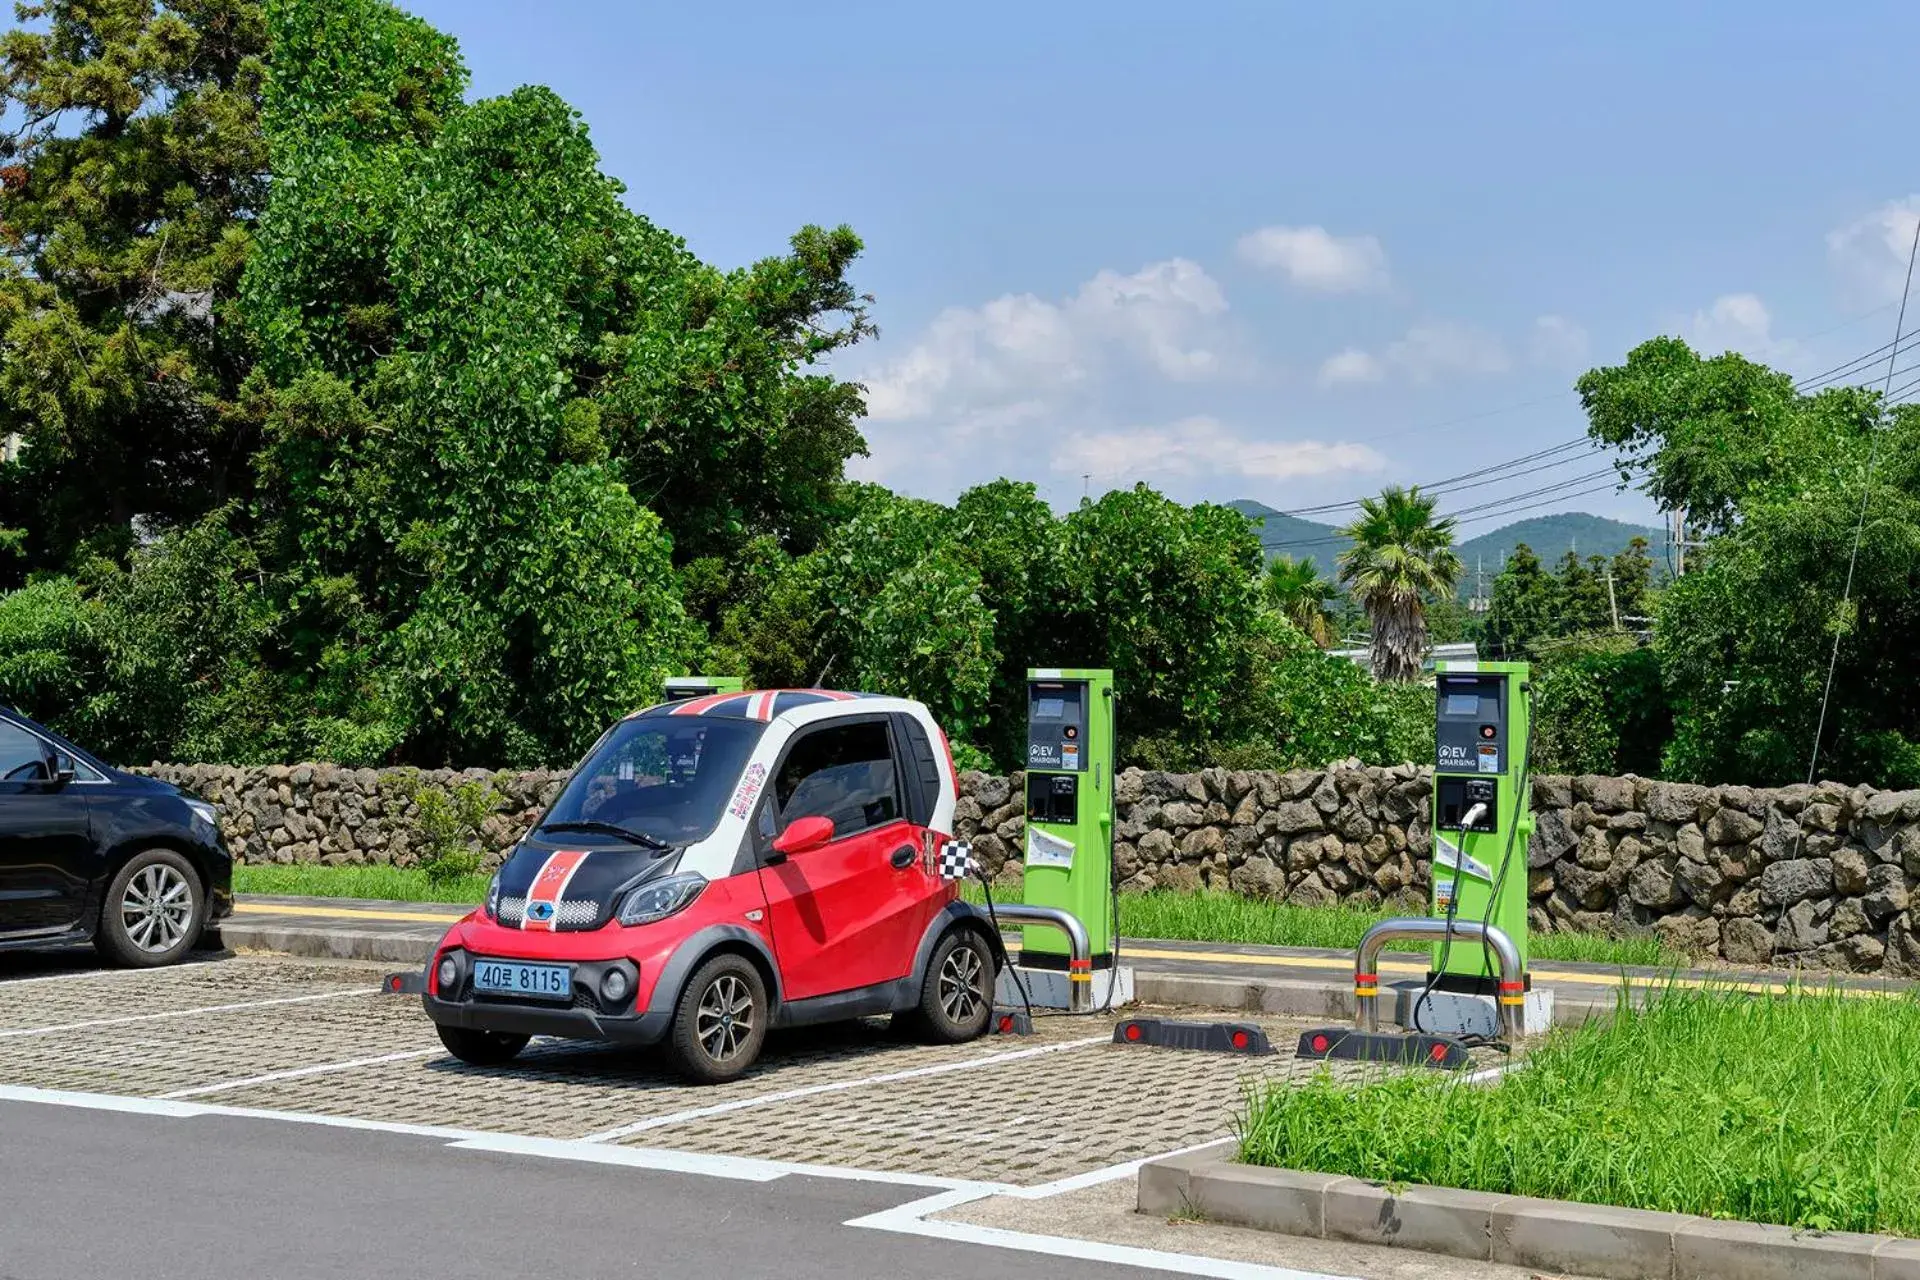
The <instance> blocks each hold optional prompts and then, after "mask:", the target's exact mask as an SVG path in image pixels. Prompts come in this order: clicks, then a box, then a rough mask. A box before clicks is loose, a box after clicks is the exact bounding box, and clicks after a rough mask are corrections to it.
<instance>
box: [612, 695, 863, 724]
mask: <svg viewBox="0 0 1920 1280" xmlns="http://www.w3.org/2000/svg"><path fill="white" fill-rule="evenodd" d="M883 696H885V695H883V694H878V693H846V692H844V691H842V690H839V689H755V690H751V691H749V692H746V693H710V694H707V695H706V696H704V697H700V698H687V699H684V700H682V701H680V702H663V703H660V704H659V705H658V706H652V707H648V708H647V709H646V710H644V711H636V712H635V713H634V716H636V717H638V716H736V717H739V718H741V719H746V720H771V719H773V718H774V717H775V716H777V715H779V714H780V713H781V712H783V711H791V710H792V709H793V708H795V707H805V706H811V705H813V704H814V703H819V702H852V701H854V700H855V699H858V698H878V697H883Z"/></svg>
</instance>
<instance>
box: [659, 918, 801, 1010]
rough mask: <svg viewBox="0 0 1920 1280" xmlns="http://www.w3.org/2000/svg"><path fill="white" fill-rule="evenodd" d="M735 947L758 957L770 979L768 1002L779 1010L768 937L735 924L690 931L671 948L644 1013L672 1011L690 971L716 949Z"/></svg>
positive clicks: (777, 974)
mask: <svg viewBox="0 0 1920 1280" xmlns="http://www.w3.org/2000/svg"><path fill="white" fill-rule="evenodd" d="M735 946H739V947H744V948H745V949H746V950H748V951H750V952H752V953H753V954H754V955H755V956H756V957H757V958H758V959H759V961H760V965H761V970H762V976H764V977H767V978H769V979H770V980H771V986H770V989H769V990H768V992H767V998H768V1001H769V1002H770V1003H771V1005H772V1007H773V1009H775V1010H778V1009H779V1008H780V1003H781V993H780V966H779V964H778V963H776V962H775V960H774V958H773V951H772V949H771V948H769V947H768V946H767V940H766V939H765V938H763V937H762V936H760V935H759V934H757V933H755V932H754V931H753V930H751V929H748V928H744V927H742V926H740V925H737V924H710V925H708V926H707V927H706V928H704V929H701V930H699V931H697V932H695V933H692V934H689V935H688V936H687V938H686V940H685V941H683V942H682V943H681V944H680V945H679V946H677V947H675V948H674V950H673V955H672V957H671V958H670V959H669V960H668V961H667V964H666V968H664V969H662V970H661V971H660V977H659V979H658V980H657V981H655V983H654V984H653V995H652V996H651V997H650V998H649V999H648V1001H647V1012H648V1013H671V1012H672V1011H673V1008H674V1006H675V1005H677V1004H679V1003H680V993H681V992H682V991H684V990H685V989H686V985H687V979H688V978H691V977H692V976H693V971H694V970H695V969H697V968H699V967H700V965H701V964H702V963H703V962H704V961H705V960H706V959H707V958H708V957H709V956H711V955H712V954H713V953H714V952H715V951H718V950H720V949H722V948H731V947H735Z"/></svg>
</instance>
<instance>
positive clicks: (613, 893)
mask: <svg viewBox="0 0 1920 1280" xmlns="http://www.w3.org/2000/svg"><path fill="white" fill-rule="evenodd" d="M956 798H957V787H956V779H955V775H954V769H953V760H952V756H951V754H950V752H949V751H948V749H947V743H946V738H945V736H944V735H943V734H942V733H941V731H940V727H939V725H938V724H936V723H935V721H934V719H933V717H932V715H930V714H929V713H928V711H927V709H926V708H925V707H924V706H922V705H920V704H919V703H917V702H911V701H908V700H906V699H903V698H888V697H877V696H872V695H866V694H851V693H839V692H833V691H828V690H820V689H805V690H762V691H759V692H754V693H732V694H714V695H710V696H707V697H701V698H694V699H691V700H688V701H684V702H674V703H667V704H664V705H662V706H657V707H651V708H648V709H647V710H645V711H642V712H639V713H638V714H636V715H633V716H629V717H628V718H627V719H625V720H623V721H621V722H620V723H619V724H617V725H615V726H614V727H613V728H612V729H611V730H609V731H608V732H607V733H606V734H605V736H603V737H602V738H601V739H600V741H599V742H598V743H597V744H595V746H594V747H593V749H592V751H590V752H589V753H588V754H587V757H586V760H585V762H584V763H583V764H581V765H580V767H579V768H578V769H577V770H576V771H575V772H574V774H573V777H572V779H571V780H570V781H569V782H568V783H567V786H566V788H565V790H563V791H562V792H561V793H560V795H559V797H558V798H557V799H556V800H555V801H554V803H553V805H552V807H551V808H550V809H549V810H548V811H547V813H546V814H545V815H544V817H543V819H542V821H541V823H540V825H539V826H537V827H536V828H534V829H533V830H532V831H530V832H529V833H528V834H527V837H526V839H524V840H523V841H521V843H520V844H519V846H518V847H517V848H515V849H514V851H513V852H512V854H511V855H509V857H508V858H507V860H506V862H505V863H504V864H503V865H502V866H501V868H500V871H499V874H497V875H496V876H495V877H494V879H493V883H492V885H491V887H490V888H489V889H488V892H487V901H486V904H485V905H484V906H482V907H481V908H479V909H478V910H476V911H474V912H473V913H472V914H470V915H468V916H467V917H466V918H465V919H463V920H461V921H460V922H459V923H458V924H456V925H454V927H453V928H452V929H451V930H449V931H448V933H447V936H446V937H445V938H444V939H442V940H441V943H440V945H439V947H438V949H437V950H436V952H435V954H434V958H433V960H432V961H431V962H430V963H429V964H428V966H427V972H426V974H425V994H424V996H423V1000H424V1002H425V1006H426V1011H427V1014H428V1016H429V1017H431V1018H432V1019H433V1021H434V1022H435V1024H437V1026H438V1028H439V1032H440V1038H441V1040H442V1041H443V1042H445V1044H446V1046H447V1048H448V1049H450V1050H451V1051H452V1052H453V1053H454V1055H455V1056H457V1057H459V1058H460V1059H462V1060H463V1061H466V1062H472V1063H482V1064H493V1063H502V1062H506V1061H508V1060H509V1059H511V1058H512V1057H513V1056H514V1055H515V1054H517V1053H519V1052H520V1050H521V1049H522V1048H524V1047H525V1046H526V1044H527V1041H528V1039H529V1038H530V1037H532V1036H535V1035H551V1036H564V1037H569V1038H576V1039H601V1040H613V1041H618V1042H622V1043H626V1044H636V1045H652V1044H663V1045H664V1046H665V1048H666V1050H667V1053H668V1055H669V1056H670V1057H671V1059H672V1061H673V1063H674V1065H675V1066H676V1067H678V1068H679V1070H680V1071H681V1072H683V1073H684V1074H685V1075H687V1076H688V1077H690V1078H692V1079H694V1080H698V1081H706V1082H713V1081H721V1080H728V1079H731V1078H733V1077H735V1076H737V1075H739V1074H740V1073H741V1072H743V1071H745V1070H746V1069H747V1067H749V1066H750V1065H752V1063H753V1061H754V1059H755V1058H756V1057H758V1055H759V1053H760V1048H761V1044H762V1042H763V1041H764V1039H765V1037H766V1034H767V1031H768V1029H769V1028H771V1027H787V1026H798V1025H802V1024H806V1023H815V1022H827V1021H834V1020H839V1019H849V1018H860V1017H867V1016H871V1015H875V1014H883V1013H886V1014H893V1015H895V1016H896V1017H898V1018H904V1019H905V1020H906V1021H908V1022H909V1023H911V1024H912V1025H913V1027H914V1029H915V1030H916V1031H917V1032H919V1033H920V1034H922V1035H924V1036H926V1037H928V1038H930V1039H933V1040H935V1041H940V1042H954V1041H959V1040H966V1039H971V1038H972V1037H974V1036H978V1035H980V1034H981V1033H982V1032H983V1031H984V1030H985V1029H986V1026H987V1022H988V1019H989V1017H990V1016H991V1013H992V1010H991V1005H992V999H993V984H994V977H995V973H996V971H997V968H998V966H999V965H1000V964H1002V963H1003V962H1004V958H1005V957H1004V953H1003V952H1002V950H1001V948H1000V941H999V935H998V933H997V931H996V930H994V929H993V928H992V927H990V923H989V921H988V919H987V916H986V915H985V913H984V912H980V911H977V910H975V909H974V908H973V907H972V906H970V905H969V904H967V903H966V902H963V901H961V900H960V898H959V893H958V887H957V881H956V880H954V879H948V878H945V877H944V876H943V863H944V864H945V868H944V869H945V870H946V871H947V872H948V873H951V871H952V868H953V862H954V860H953V859H952V858H950V857H949V858H943V856H942V855H943V853H946V852H947V845H948V842H949V840H950V838H951V837H950V835H949V833H950V832H951V831H952V829H953V809H954V802H955V800H956Z"/></svg>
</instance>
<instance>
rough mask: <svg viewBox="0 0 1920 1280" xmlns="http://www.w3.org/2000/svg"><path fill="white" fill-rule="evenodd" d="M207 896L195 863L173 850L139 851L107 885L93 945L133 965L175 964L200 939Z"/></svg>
mask: <svg viewBox="0 0 1920 1280" xmlns="http://www.w3.org/2000/svg"><path fill="white" fill-rule="evenodd" d="M204 897H205V895H204V894H203V893H202V892H201V889H200V877H199V875H198V874H196V873H195V871H194V869H193V864H192V863H190V862H188V861H187V860H186V859H185V858H183V857H181V856H180V855H179V854H177V853H175V852H174V851H173V850H171V849H149V850H147V851H146V852H145V853H141V854H136V855H134V857H133V859H132V860H131V861H129V862H128V863H127V865H126V866H124V867H122V868H120V874H119V875H117V876H115V877H114V878H113V881H112V883H110V884H109V885H108V886H107V893H106V900H105V901H104V902H103V903H101V906H100V927H99V928H98V929H96V930H95V931H94V935H93V942H94V946H96V947H97V948H99V950H100V953H101V954H102V955H104V956H106V957H107V958H108V959H109V960H113V961H116V962H117V963H120V964H123V965H130V966H132V967H134V968H140V969H150V968H153V967H155V966H156V965H163V964H172V963H173V962H174V961H176V960H178V959H179V958H180V957H181V956H184V955H185V954H186V953H187V951H188V949H189V948H191V947H192V946H193V944H194V943H195V942H197V941H199V939H200V926H201V923H202V921H203V920H204V919H205V916H206V902H205V900H204Z"/></svg>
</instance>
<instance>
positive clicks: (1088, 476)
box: [1080, 471, 1093, 502]
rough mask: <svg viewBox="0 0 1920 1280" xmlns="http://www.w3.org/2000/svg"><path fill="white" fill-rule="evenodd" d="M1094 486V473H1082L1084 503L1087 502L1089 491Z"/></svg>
mask: <svg viewBox="0 0 1920 1280" xmlns="http://www.w3.org/2000/svg"><path fill="white" fill-rule="evenodd" d="M1092 486H1093V473H1092V472H1090V471H1082V472H1081V473H1080V500H1081V501H1082V502H1085V501H1086V500H1087V497H1088V490H1089V489H1091V488H1092Z"/></svg>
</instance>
